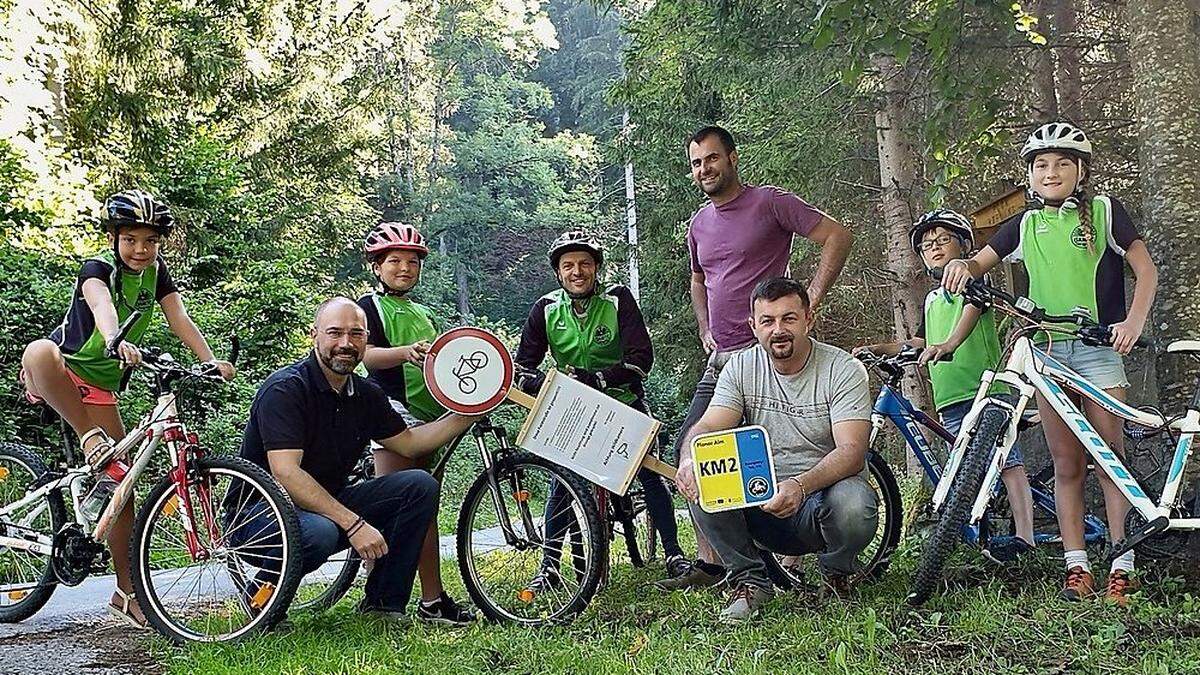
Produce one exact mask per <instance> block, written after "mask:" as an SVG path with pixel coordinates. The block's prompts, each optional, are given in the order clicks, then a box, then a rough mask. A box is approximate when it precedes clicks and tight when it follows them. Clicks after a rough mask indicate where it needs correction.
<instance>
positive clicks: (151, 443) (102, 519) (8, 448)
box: [0, 312, 300, 643]
mask: <svg viewBox="0 0 1200 675" xmlns="http://www.w3.org/2000/svg"><path fill="white" fill-rule="evenodd" d="M138 316H139V314H138V313H136V312H135V313H134V314H133V315H132V316H131V317H130V318H129V319H128V320H127V321H126V323H125V324H124V325H123V326H122V328H121V332H120V333H119V337H118V338H117V339H116V340H114V341H113V343H112V344H113V345H117V344H119V343H120V341H121V340H122V339H123V338H124V336H125V335H126V334H128V330H129V329H130V328H131V327H132V326H133V324H134V322H136V320H137V318H138ZM236 352H237V347H236V343H235V346H234V353H233V354H231V361H232V360H235V359H236V358H237V353H236ZM141 353H142V363H141V366H140V367H139V369H140V370H142V371H143V372H148V373H152V374H153V386H152V390H153V393H154V396H155V398H156V400H157V402H156V403H155V405H154V407H153V409H152V410H151V411H150V412H149V413H148V414H147V415H146V416H145V417H144V418H142V420H141V421H140V422H138V424H137V425H135V426H134V427H133V428H132V429H131V430H130V431H129V433H128V434H126V435H125V437H124V438H123V439H121V440H120V441H119V442H117V443H116V452H115V454H114V456H115V457H118V458H119V457H128V458H129V465H128V471H127V473H126V474H125V475H124V477H123V478H121V479H120V481H119V482H118V483H117V485H116V488H115V490H114V491H113V493H112V495H111V497H109V498H108V502H107V504H105V505H104V507H103V511H101V513H100V516H99V517H98V518H96V519H95V520H94V521H93V520H92V519H91V518H88V517H87V515H86V513H87V511H86V510H85V509H84V508H83V506H84V502H85V500H86V499H87V495H88V494H89V490H90V487H91V486H92V485H93V484H94V483H95V481H96V480H97V479H98V478H99V473H100V472H103V469H101V470H100V472H98V471H97V470H94V469H93V468H92V467H91V466H90V465H89V464H87V462H86V461H84V459H83V456H82V452H80V451H79V450H78V449H77V448H75V447H74V445H73V444H72V443H70V442H67V441H66V440H65V439H68V438H70V436H71V434H70V428H69V427H67V425H66V424H65V423H63V427H64V428H63V432H64V433H63V438H64V447H63V453H62V455H61V457H59V458H58V461H56V462H54V463H53V464H51V465H47V463H46V462H45V461H43V459H42V456H43V455H42V454H41V453H40V452H38V451H36V450H35V449H34V448H32V447H30V446H27V445H20V444H16V443H0V621H4V622H16V621H22V620H24V619H26V618H28V617H30V616H32V615H33V614H34V613H36V612H37V611H38V610H39V609H41V608H42V606H43V605H45V604H46V602H47V601H48V600H49V599H50V595H51V594H52V593H53V592H54V590H55V588H56V587H57V586H58V584H64V585H67V586H74V585H77V584H79V583H81V582H82V581H83V580H84V579H85V578H87V577H88V576H89V575H91V574H99V573H104V572H105V571H106V569H107V562H108V557H109V554H108V551H107V549H106V548H105V546H104V544H103V543H102V542H103V541H104V540H105V537H106V536H107V535H108V533H109V531H110V530H111V527H112V524H113V520H114V518H115V517H116V515H117V514H118V513H120V511H121V510H122V509H123V508H124V507H125V505H126V503H128V502H129V500H131V499H132V498H133V496H134V490H135V488H136V486H138V485H139V484H140V483H141V482H143V481H142V479H143V478H147V477H149V474H148V473H147V469H148V468H149V465H150V462H151V459H152V458H153V457H154V455H155V452H156V451H157V450H159V449H161V450H163V451H164V454H165V455H166V457H167V460H168V461H169V466H168V468H167V470H166V472H165V474H164V475H161V477H159V479H158V481H157V483H156V484H155V485H154V486H153V487H152V488H151V489H150V492H149V494H148V495H146V497H145V499H144V501H143V503H142V506H141V508H140V509H139V510H138V512H137V518H136V521H135V525H134V531H133V536H132V543H131V556H132V566H133V570H132V572H133V587H134V593H135V595H136V597H137V601H138V604H139V606H140V607H141V608H142V611H143V613H144V614H145V616H146V620H147V622H148V623H149V624H150V626H152V627H153V628H154V629H155V630H157V631H158V632H159V633H161V634H162V635H164V636H166V637H167V638H169V639H171V640H172V641H174V642H176V643H183V642H192V641H196V642H233V641H237V640H240V639H243V638H245V637H247V636H250V635H253V634H255V633H259V632H261V631H264V630H267V629H269V628H270V627H271V626H273V625H274V624H275V623H276V622H278V621H279V620H280V619H281V618H282V617H283V616H284V613H285V612H286V610H287V606H288V604H289V603H290V602H291V599H292V594H293V592H294V591H295V588H296V583H297V582H298V581H299V572H300V562H299V556H297V555H293V550H294V549H295V547H296V546H298V545H299V541H300V540H299V531H298V524H297V521H296V513H295V510H294V508H293V506H292V502H291V500H290V499H289V498H288V496H287V494H286V493H285V492H284V491H283V490H282V489H281V488H280V487H279V486H278V484H276V483H275V481H274V480H273V479H272V478H271V477H270V476H269V475H268V474H267V473H266V472H265V471H263V470H262V469H260V468H259V467H257V466H255V465H254V464H251V463H250V462H247V461H245V460H242V459H239V458H233V457H216V456H213V455H210V454H209V453H208V452H207V451H206V450H205V449H204V448H203V447H202V446H201V445H200V440H199V438H198V437H197V435H196V434H195V433H193V432H190V431H188V429H187V427H186V426H185V425H184V422H183V420H182V418H181V416H180V412H179V408H178V403H179V395H178V392H177V391H176V386H177V385H179V384H182V383H184V382H189V381H204V382H222V381H223V380H222V379H221V376H220V374H219V373H218V372H217V371H216V369H215V368H214V367H212V366H210V365H195V366H191V367H184V366H182V365H180V364H178V363H177V362H176V361H175V360H174V359H173V358H172V357H171V355H170V354H169V353H166V352H163V351H161V350H159V349H157V348H147V349H142V350H141ZM108 356H109V357H110V358H111V357H113V356H114V352H113V350H112V349H109V350H108ZM109 475H111V474H109ZM251 507H254V510H255V511H257V512H259V517H260V518H263V519H265V520H267V521H269V522H270V523H272V524H274V526H275V529H276V531H277V532H278V533H279V535H278V536H277V537H276V538H275V540H274V541H272V542H263V541H255V540H250V541H247V542H245V543H243V544H241V545H237V546H235V545H232V544H231V543H230V538H229V537H230V535H231V534H233V533H235V532H236V531H237V530H238V529H239V528H240V527H242V526H243V525H244V524H245V522H246V519H245V518H244V517H243V516H242V514H243V513H245V512H246V511H247V510H250V508H251ZM272 547H273V548H272ZM264 577H267V578H269V579H270V580H271V581H270V582H269V583H254V584H253V585H251V584H250V581H249V580H254V579H257V578H264Z"/></svg>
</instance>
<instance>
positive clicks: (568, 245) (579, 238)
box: [547, 230, 604, 272]
mask: <svg viewBox="0 0 1200 675" xmlns="http://www.w3.org/2000/svg"><path fill="white" fill-rule="evenodd" d="M575 251H587V252H588V253H591V254H592V258H594V259H595V260H596V267H600V266H601V265H603V264H604V247H603V246H601V245H600V242H599V241H598V240H597V239H596V238H595V237H593V236H592V235H590V234H588V233H586V232H584V231H583V230H570V231H567V232H563V233H562V234H561V235H559V237H558V239H555V240H554V243H552V244H550V250H549V252H548V253H547V255H548V256H549V258H550V269H552V270H554V271H555V272H557V271H558V260H559V258H562V257H563V254H565V253H572V252H575Z"/></svg>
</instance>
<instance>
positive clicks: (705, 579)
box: [654, 563, 725, 591]
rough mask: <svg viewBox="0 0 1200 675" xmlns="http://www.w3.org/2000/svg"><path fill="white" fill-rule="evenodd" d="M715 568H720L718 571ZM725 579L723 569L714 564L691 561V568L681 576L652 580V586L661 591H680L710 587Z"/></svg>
mask: <svg viewBox="0 0 1200 675" xmlns="http://www.w3.org/2000/svg"><path fill="white" fill-rule="evenodd" d="M705 568H715V569H705ZM716 569H720V572H719V573H718V572H717V571H716ZM724 580H725V569H724V568H717V566H716V565H705V564H702V563H693V564H692V565H691V570H689V571H688V572H687V573H685V574H683V575H682V576H678V577H672V578H670V579H660V580H659V581H656V582H654V587H655V588H657V589H659V590H663V591H681V590H686V589H689V588H712V587H713V586H716V585H717V584H719V583H721V582H722V581H724Z"/></svg>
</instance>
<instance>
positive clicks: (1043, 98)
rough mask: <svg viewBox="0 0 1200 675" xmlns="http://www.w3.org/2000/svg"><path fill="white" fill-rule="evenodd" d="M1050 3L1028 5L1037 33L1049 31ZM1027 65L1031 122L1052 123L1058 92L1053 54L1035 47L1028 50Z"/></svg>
mask: <svg viewBox="0 0 1200 675" xmlns="http://www.w3.org/2000/svg"><path fill="white" fill-rule="evenodd" d="M1052 2H1053V0H1036V1H1035V2H1032V3H1030V7H1029V13H1030V14H1032V15H1034V16H1036V17H1037V19H1038V28H1039V32H1041V33H1043V34H1044V33H1045V32H1046V31H1047V30H1049V29H1050V21H1049V12H1048V11H1046V10H1047V7H1048V6H1049V5H1051V4H1052ZM1028 64H1029V74H1030V88H1031V90H1032V91H1031V93H1032V97H1031V98H1030V106H1031V107H1032V108H1033V120H1034V121H1035V122H1037V123H1038V124H1044V123H1046V122H1052V121H1054V120H1056V119H1058V92H1056V91H1055V89H1054V86H1055V85H1054V53H1053V52H1052V51H1051V49H1050V48H1049V47H1047V46H1045V45H1042V46H1035V47H1034V48H1033V49H1032V50H1030V54H1029V59H1028Z"/></svg>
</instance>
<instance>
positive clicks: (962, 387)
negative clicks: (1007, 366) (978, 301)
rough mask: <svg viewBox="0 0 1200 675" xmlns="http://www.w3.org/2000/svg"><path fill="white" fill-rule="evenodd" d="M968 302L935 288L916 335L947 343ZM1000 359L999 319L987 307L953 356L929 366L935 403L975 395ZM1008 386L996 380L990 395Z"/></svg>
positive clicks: (927, 340) (941, 404)
mask: <svg viewBox="0 0 1200 675" xmlns="http://www.w3.org/2000/svg"><path fill="white" fill-rule="evenodd" d="M965 307H966V304H965V302H964V300H963V297H962V296H961V295H954V294H951V293H947V292H946V291H945V290H943V289H941V288H935V289H933V290H932V291H930V292H929V295H926V296H925V321H924V323H923V325H922V330H920V331H918V333H917V336H918V337H923V338H925V344H927V345H935V344H940V343H942V342H945V341H946V340H947V339H949V338H950V335H951V334H952V333H953V332H954V327H955V326H957V325H958V322H959V320H960V319H961V318H962V315H963V309H964V308H965ZM999 362H1000V337H999V335H998V334H997V332H996V320H995V317H994V316H993V314H992V310H990V309H988V310H986V311H984V312H983V314H981V315H980V316H979V321H978V322H977V323H976V324H975V328H974V329H972V330H971V333H970V335H968V336H967V339H966V340H963V343H962V344H961V345H959V346H958V349H956V350H954V358H953V359H951V360H949V361H938V362H937V363H933V364H930V366H929V380H930V382H931V383H932V384H933V405H934V407H935V408H937V409H938V410H941V409H942V408H945V407H946V406H948V405H952V404H955V403H960V402H962V401H969V400H971V399H973V398H975V392H976V391H978V390H979V383H980V381H982V379H983V371H985V370H992V369H995V368H996V367H997V365H998V364H999ZM1007 391H1008V387H1006V386H1004V385H1003V384H1000V383H996V384H993V385H992V386H991V388H990V389H989V390H988V393H989V394H998V393H1005V392H1007Z"/></svg>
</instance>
